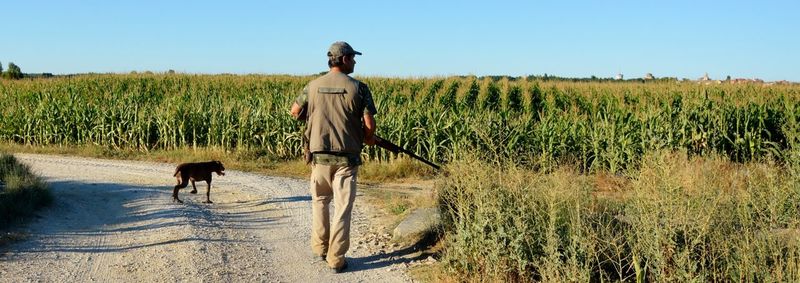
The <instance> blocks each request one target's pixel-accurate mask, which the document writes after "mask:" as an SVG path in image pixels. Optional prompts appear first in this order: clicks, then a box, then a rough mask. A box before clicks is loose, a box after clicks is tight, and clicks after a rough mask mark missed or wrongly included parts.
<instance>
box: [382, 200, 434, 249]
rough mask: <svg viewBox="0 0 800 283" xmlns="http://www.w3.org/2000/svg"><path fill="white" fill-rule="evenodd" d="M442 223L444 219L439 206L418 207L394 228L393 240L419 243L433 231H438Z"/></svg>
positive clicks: (413, 243) (412, 243)
mask: <svg viewBox="0 0 800 283" xmlns="http://www.w3.org/2000/svg"><path fill="white" fill-rule="evenodd" d="M441 224H442V219H441V216H440V215H439V210H438V209H437V208H435V207H429V208H418V209H416V210H414V212H412V213H411V214H409V215H408V217H406V219H404V220H403V222H400V224H399V225H397V228H394V231H393V233H392V234H393V238H392V240H393V241H395V242H401V243H404V244H408V245H412V246H413V245H417V244H419V242H420V241H422V240H424V239H425V238H426V237H427V236H428V235H430V234H431V233H436V231H438V230H439V226H441Z"/></svg>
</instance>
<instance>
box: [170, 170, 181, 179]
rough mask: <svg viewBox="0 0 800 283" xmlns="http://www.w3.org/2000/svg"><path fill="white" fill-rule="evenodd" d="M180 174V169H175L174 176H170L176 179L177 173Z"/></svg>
mask: <svg viewBox="0 0 800 283" xmlns="http://www.w3.org/2000/svg"><path fill="white" fill-rule="evenodd" d="M179 172H181V169H180V168H178V169H175V174H172V177H178V173H179Z"/></svg>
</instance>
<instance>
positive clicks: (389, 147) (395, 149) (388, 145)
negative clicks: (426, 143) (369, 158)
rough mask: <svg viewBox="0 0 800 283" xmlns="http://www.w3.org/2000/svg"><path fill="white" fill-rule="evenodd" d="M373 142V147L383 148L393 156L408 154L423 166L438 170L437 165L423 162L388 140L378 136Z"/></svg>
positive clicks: (423, 159)
mask: <svg viewBox="0 0 800 283" xmlns="http://www.w3.org/2000/svg"><path fill="white" fill-rule="evenodd" d="M375 140H376V142H375V145H377V146H380V147H382V148H385V149H386V150H388V151H391V152H393V153H395V154H396V153H400V152H402V153H405V154H408V155H409V156H411V157H414V158H415V159H417V160H419V161H422V162H423V163H425V164H428V165H430V166H431V167H433V168H435V169H436V170H439V165H436V164H433V162H430V161H428V160H425V158H422V157H419V156H418V155H416V154H414V153H413V152H411V151H408V150H407V149H405V148H402V147H400V146H399V145H396V144H394V143H392V142H390V141H388V140H385V139H383V138H381V137H379V136H375Z"/></svg>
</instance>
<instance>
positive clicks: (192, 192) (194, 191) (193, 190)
mask: <svg viewBox="0 0 800 283" xmlns="http://www.w3.org/2000/svg"><path fill="white" fill-rule="evenodd" d="M189 193H190V194H196V193H197V187H195V186H194V180H192V191H191V192H189Z"/></svg>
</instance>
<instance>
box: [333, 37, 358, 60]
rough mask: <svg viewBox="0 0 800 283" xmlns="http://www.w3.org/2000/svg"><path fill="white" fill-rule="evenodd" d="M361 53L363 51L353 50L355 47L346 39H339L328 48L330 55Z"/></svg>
mask: <svg viewBox="0 0 800 283" xmlns="http://www.w3.org/2000/svg"><path fill="white" fill-rule="evenodd" d="M353 54H355V55H361V52H358V51H355V50H353V47H351V46H350V44H347V42H344V41H337V42H334V43H333V44H331V48H329V49H328V57H341V56H346V55H353Z"/></svg>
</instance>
